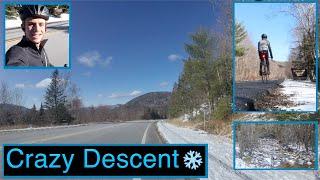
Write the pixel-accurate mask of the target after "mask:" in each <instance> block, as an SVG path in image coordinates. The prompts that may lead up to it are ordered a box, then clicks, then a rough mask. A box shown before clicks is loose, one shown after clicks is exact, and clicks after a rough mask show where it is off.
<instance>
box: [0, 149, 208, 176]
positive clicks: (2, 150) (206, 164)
mask: <svg viewBox="0 0 320 180" xmlns="http://www.w3.org/2000/svg"><path fill="white" fill-rule="evenodd" d="M4 146H86V147H91V146H204V147H205V156H206V157H205V161H206V163H205V175H204V176H148V175H146V176H101V175H98V176H4V161H5V158H4ZM0 149H1V153H2V174H1V176H0V178H1V177H2V178H5V179H16V178H26V179H39V178H80V179H81V178H114V179H118V178H159V179H164V178H208V169H209V167H208V164H209V154H208V144H3V145H2V148H1V147H0Z"/></svg>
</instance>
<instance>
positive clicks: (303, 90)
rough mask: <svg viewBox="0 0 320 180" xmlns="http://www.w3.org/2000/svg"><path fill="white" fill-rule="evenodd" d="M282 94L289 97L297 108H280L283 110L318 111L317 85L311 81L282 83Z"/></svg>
mask: <svg viewBox="0 0 320 180" xmlns="http://www.w3.org/2000/svg"><path fill="white" fill-rule="evenodd" d="M281 85H282V86H283V88H280V92H282V93H283V94H285V95H287V96H289V100H290V101H293V102H294V104H295V106H292V107H283V106H281V107H279V108H281V109H282V110H295V111H316V84H315V83H313V82H311V81H294V80H289V79H286V80H285V81H284V82H283V83H281Z"/></svg>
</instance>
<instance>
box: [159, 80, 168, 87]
mask: <svg viewBox="0 0 320 180" xmlns="http://www.w3.org/2000/svg"><path fill="white" fill-rule="evenodd" d="M168 84H169V83H168V82H167V81H164V82H162V83H160V86H161V87H167V86H168Z"/></svg>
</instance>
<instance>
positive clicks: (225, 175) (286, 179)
mask: <svg viewBox="0 0 320 180" xmlns="http://www.w3.org/2000/svg"><path fill="white" fill-rule="evenodd" d="M158 128H159V131H160V133H161V135H162V136H163V137H164V138H165V139H166V140H167V141H168V143H183V144H184V143H204V144H208V150H209V153H208V154H209V163H208V166H209V175H208V176H209V179H212V180H214V179H217V180H229V179H232V180H233V179H252V180H261V179H268V180H269V179H271V180H273V179H274V180H295V179H296V180H300V179H310V180H311V179H315V177H314V174H313V171H292V170H288V171H283V170H282V171H274V170H273V171H266V170H264V171H255V170H250V171H249V170H248V171H243V170H242V171H235V170H233V166H232V165H233V157H232V155H233V149H232V148H233V146H232V140H231V139H229V138H227V137H223V136H216V135H211V134H207V133H206V132H204V131H195V130H191V129H188V128H180V127H176V126H174V125H171V124H169V123H166V122H165V121H159V122H158Z"/></svg>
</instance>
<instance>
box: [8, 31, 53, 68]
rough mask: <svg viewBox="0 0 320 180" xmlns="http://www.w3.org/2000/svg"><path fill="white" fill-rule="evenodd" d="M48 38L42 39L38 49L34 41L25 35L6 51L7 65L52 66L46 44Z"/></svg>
mask: <svg viewBox="0 0 320 180" xmlns="http://www.w3.org/2000/svg"><path fill="white" fill-rule="evenodd" d="M46 42H47V39H45V40H43V41H41V44H40V48H39V49H38V48H37V47H36V45H35V44H34V43H32V42H31V41H28V40H27V38H26V37H25V36H23V38H22V40H21V41H20V42H19V43H18V44H16V45H14V46H12V47H11V48H10V49H9V50H8V51H7V53H6V65H7V66H52V65H51V64H50V63H49V59H48V56H47V53H46V51H45V50H44V45H45V44H46Z"/></svg>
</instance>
